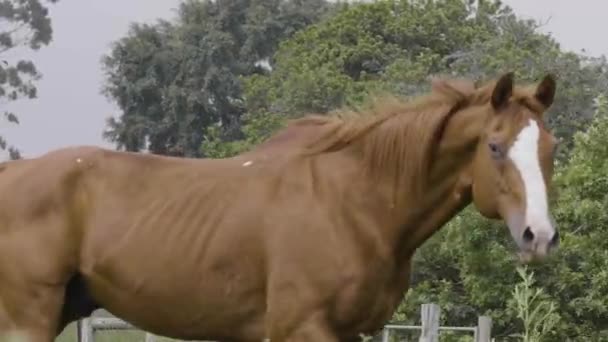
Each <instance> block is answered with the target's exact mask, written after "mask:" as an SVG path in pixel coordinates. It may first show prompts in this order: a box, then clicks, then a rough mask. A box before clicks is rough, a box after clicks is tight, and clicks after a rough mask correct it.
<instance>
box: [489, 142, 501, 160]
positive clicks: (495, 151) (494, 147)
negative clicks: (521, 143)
mask: <svg viewBox="0 0 608 342" xmlns="http://www.w3.org/2000/svg"><path fill="white" fill-rule="evenodd" d="M488 146H489V147H490V153H492V158H495V159H499V158H502V150H501V148H500V146H499V145H498V144H496V143H489V144H488Z"/></svg>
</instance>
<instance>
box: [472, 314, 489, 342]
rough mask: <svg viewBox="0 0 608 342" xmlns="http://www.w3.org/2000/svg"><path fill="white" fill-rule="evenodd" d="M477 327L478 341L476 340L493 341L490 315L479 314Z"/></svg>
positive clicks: (482, 341)
mask: <svg viewBox="0 0 608 342" xmlns="http://www.w3.org/2000/svg"><path fill="white" fill-rule="evenodd" d="M477 328H478V333H477V341H475V342H491V339H492V318H490V317H488V316H479V318H478V319H477Z"/></svg>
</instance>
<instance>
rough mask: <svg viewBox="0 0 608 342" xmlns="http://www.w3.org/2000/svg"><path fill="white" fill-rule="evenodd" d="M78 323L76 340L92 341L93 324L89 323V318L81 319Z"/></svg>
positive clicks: (81, 341) (82, 341) (80, 341)
mask: <svg viewBox="0 0 608 342" xmlns="http://www.w3.org/2000/svg"><path fill="white" fill-rule="evenodd" d="M79 323H80V324H79V325H78V328H79V329H78V341H79V342H93V326H92V325H91V318H84V319H81V320H80V321H79Z"/></svg>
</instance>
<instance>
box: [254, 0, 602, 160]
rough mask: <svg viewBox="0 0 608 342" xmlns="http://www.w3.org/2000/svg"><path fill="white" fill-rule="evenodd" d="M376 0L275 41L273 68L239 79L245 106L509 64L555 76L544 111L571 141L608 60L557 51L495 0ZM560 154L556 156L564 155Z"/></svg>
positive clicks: (317, 101)
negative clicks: (555, 91) (554, 90)
mask: <svg viewBox="0 0 608 342" xmlns="http://www.w3.org/2000/svg"><path fill="white" fill-rule="evenodd" d="M471 3H472V2H469V1H462V0H440V1H439V0H438V1H410V0H380V1H376V2H374V3H363V4H357V5H351V6H349V7H347V8H345V9H344V10H343V11H341V12H340V13H339V14H338V15H336V16H335V17H334V18H332V20H328V21H324V22H322V23H319V24H318V25H312V26H310V27H308V28H307V29H305V30H302V31H300V32H298V33H297V34H295V35H294V37H293V38H292V39H289V40H287V41H286V42H284V43H283V44H282V45H281V48H280V49H279V50H278V51H277V54H276V56H275V59H276V65H275V68H274V70H273V72H272V73H270V74H267V75H252V76H250V77H247V79H246V87H245V88H246V91H245V93H246V100H247V108H248V109H249V110H252V111H257V110H261V111H268V112H273V113H283V114H287V115H290V116H294V115H300V114H303V113H306V112H320V113H325V112H328V111H330V110H332V109H334V108H336V107H340V106H344V105H348V106H356V105H357V104H360V103H361V102H362V101H364V100H365V99H367V98H368V97H369V94H370V93H371V94H374V93H380V92H390V93H394V94H399V95H404V96H410V95H415V94H418V93H420V92H422V91H426V90H428V86H427V84H428V78H429V76H430V75H437V74H442V75H453V76H463V77H468V78H474V79H488V78H491V77H496V76H497V75H499V74H500V73H503V72H506V71H510V70H513V71H515V72H516V74H517V77H518V79H519V80H521V81H537V80H538V79H539V78H540V77H541V76H543V75H544V74H545V73H547V72H553V73H555V74H557V75H558V77H559V97H558V99H557V102H556V103H555V104H554V106H553V108H552V109H551V111H550V114H549V115H548V116H547V118H548V121H549V123H550V124H551V126H552V127H553V128H554V130H555V132H556V135H557V136H558V137H559V138H561V139H562V140H564V146H565V147H566V150H567V148H569V147H570V146H571V141H572V134H573V133H574V132H575V131H576V130H577V129H581V128H584V127H585V125H587V124H588V123H589V120H590V119H591V116H592V114H593V109H592V106H591V103H592V100H593V98H594V97H595V96H597V95H598V94H600V93H605V92H606V89H607V88H606V85H607V81H608V78H607V75H608V73H606V67H607V64H606V62H605V60H604V59H593V58H588V57H583V56H580V55H576V54H573V53H567V52H564V51H562V50H561V49H560V47H559V45H558V44H557V43H556V42H555V41H554V40H553V39H552V38H551V37H550V36H548V35H544V34H541V33H539V31H538V27H539V24H538V23H536V22H534V21H526V20H521V19H518V18H517V16H516V15H515V14H514V13H513V12H512V11H511V9H510V8H508V7H505V6H502V5H501V4H500V2H494V1H479V2H477V5H476V6H473V5H472V4H471ZM564 156H565V154H563V155H561V156H560V157H564Z"/></svg>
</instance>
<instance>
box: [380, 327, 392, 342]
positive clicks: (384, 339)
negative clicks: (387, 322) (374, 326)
mask: <svg viewBox="0 0 608 342" xmlns="http://www.w3.org/2000/svg"><path fill="white" fill-rule="evenodd" d="M389 333H390V332H389V330H388V328H386V327H385V328H384V329H382V342H388V335H389Z"/></svg>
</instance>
